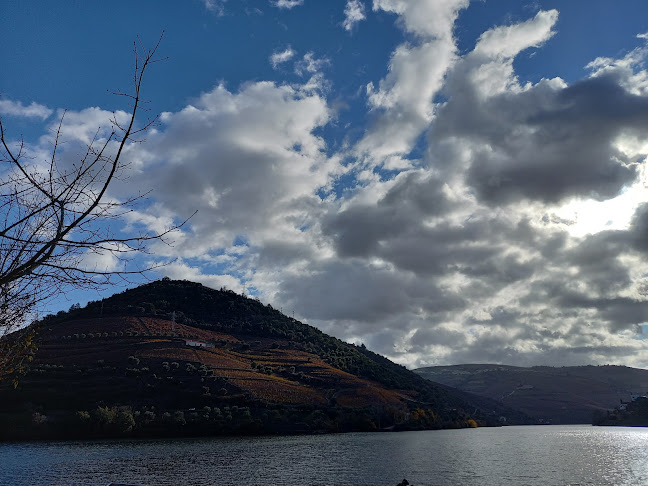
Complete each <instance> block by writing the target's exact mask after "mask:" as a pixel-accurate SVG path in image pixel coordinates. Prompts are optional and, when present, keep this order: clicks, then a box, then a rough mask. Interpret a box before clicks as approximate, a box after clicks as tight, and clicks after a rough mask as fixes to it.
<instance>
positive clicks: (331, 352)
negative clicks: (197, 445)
mask: <svg viewBox="0 0 648 486" xmlns="http://www.w3.org/2000/svg"><path fill="white" fill-rule="evenodd" d="M29 331H30V332H34V333H35V336H36V337H35V340H34V341H35V343H36V350H35V351H34V356H33V361H32V362H31V363H30V365H29V367H28V369H27V370H26V372H25V373H24V374H22V375H21V376H18V377H17V378H18V379H17V383H18V386H17V388H16V389H14V388H13V386H11V382H12V380H8V379H5V380H3V381H0V439H5V440H6V439H11V438H28V437H85V436H96V437H103V436H115V435H116V436H120V435H126V436H130V435H135V436H154V435H176V434H178V435H197V434H240V433H312V432H335V431H352V430H380V429H386V430H415V429H427V428H446V427H466V426H471V425H472V426H474V425H475V424H479V425H497V424H498V423H499V422H498V421H499V417H500V416H502V415H506V416H507V417H509V420H511V421H512V422H513V423H528V422H529V421H530V419H529V418H528V417H527V416H525V415H524V414H520V413H517V412H514V411H513V410H509V409H505V408H504V407H502V406H501V405H499V404H498V403H497V402H495V401H493V400H489V399H482V398H478V397H475V396H472V395H470V394H466V393H464V392H460V391H456V390H452V389H450V388H449V387H447V386H444V385H440V384H434V383H431V382H429V381H426V380H424V379H423V378H421V377H419V376H418V375H417V374H415V373H413V372H411V371H408V370H407V369H405V368H404V367H402V366H399V365H396V364H394V363H392V362H390V361H389V360H387V359H386V358H384V357H382V356H379V355H377V354H375V353H372V352H371V351H369V350H367V349H366V348H365V347H364V346H360V347H356V346H353V345H350V344H347V343H344V342H342V341H340V340H338V339H335V338H333V337H331V336H328V335H326V334H324V333H322V332H321V331H319V330H317V329H315V328H313V327H311V326H308V325H306V324H303V323H301V322H299V321H296V320H294V319H292V318H290V317H287V316H285V315H283V314H282V313H280V312H278V311H277V310H275V309H273V308H272V307H271V306H269V305H263V304H262V303H261V302H259V301H258V300H255V299H250V298H248V297H245V296H241V295H238V294H236V293H234V292H231V291H228V290H220V291H216V290H212V289H209V288H207V287H204V286H202V285H200V284H196V283H192V282H187V281H171V280H168V279H164V280H161V281H157V282H153V283H150V284H147V285H144V286H141V287H138V288H135V289H132V290H128V291H126V292H123V293H121V294H117V295H114V296H112V297H110V298H108V299H105V300H103V301H100V302H92V303H90V304H88V305H87V306H86V307H85V308H82V309H71V310H70V311H69V312H60V313H59V314H58V315H56V316H48V317H47V318H45V319H43V320H42V321H40V322H38V323H35V324H33V325H32V326H31V328H30V329H29Z"/></svg>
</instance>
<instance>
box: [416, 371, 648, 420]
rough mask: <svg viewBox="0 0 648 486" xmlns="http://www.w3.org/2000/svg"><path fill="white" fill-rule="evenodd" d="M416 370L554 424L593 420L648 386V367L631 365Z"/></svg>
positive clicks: (429, 377) (423, 374) (643, 390)
mask: <svg viewBox="0 0 648 486" xmlns="http://www.w3.org/2000/svg"><path fill="white" fill-rule="evenodd" d="M414 371H415V372H416V373H418V374H419V375H421V376H423V377H425V378H427V379H430V380H432V381H435V382H439V383H444V384H446V385H449V386H452V387H456V388H458V389H460V390H464V391H467V392H471V393H475V394H478V395H483V396H485V397H489V398H492V399H494V400H497V401H499V402H501V403H502V404H503V405H507V406H510V407H513V408H516V409H519V410H522V411H524V412H526V413H528V414H530V415H533V416H535V417H538V418H541V419H543V420H545V421H547V422H551V423H554V424H567V423H591V422H592V417H593V416H594V414H599V413H601V412H603V413H605V411H606V410H608V409H613V408H615V407H617V406H618V405H619V403H620V400H625V401H627V400H629V399H630V395H631V394H632V393H645V392H646V391H647V390H648V370H643V369H636V368H628V367H625V366H569V367H561V368H553V367H548V366H535V367H532V368H521V367H515V366H502V365H478V364H475V365H457V366H433V367H429V368H419V369H417V370H414Z"/></svg>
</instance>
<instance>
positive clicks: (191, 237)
mask: <svg viewBox="0 0 648 486" xmlns="http://www.w3.org/2000/svg"><path fill="white" fill-rule="evenodd" d="M162 32H164V37H163V39H162V42H161V45H160V48H159V51H158V52H159V55H160V56H161V57H164V58H166V59H165V60H164V61H163V62H161V63H157V64H155V65H153V66H152V67H151V69H150V71H149V72H148V73H147V77H146V79H145V82H144V87H143V91H144V97H145V98H146V99H147V100H148V104H147V109H148V110H149V111H148V112H147V113H144V115H143V116H142V117H140V118H139V119H138V123H140V126H141V125H143V124H144V123H145V122H146V119H147V116H154V115H157V114H159V116H160V118H159V123H158V124H157V125H156V126H155V127H154V128H153V129H151V130H149V132H148V133H147V134H146V137H145V141H144V142H143V143H138V144H133V145H131V146H129V147H128V150H127V151H126V153H125V157H126V159H127V162H128V168H127V169H126V170H125V171H124V173H123V174H122V177H121V178H120V181H119V182H118V183H117V184H113V185H112V186H111V192H110V194H109V197H111V198H113V199H116V200H122V201H123V200H126V199H127V198H129V197H130V196H132V195H134V194H138V193H146V192H148V191H150V193H149V195H148V196H147V199H146V200H145V201H143V202H140V203H139V204H138V205H137V206H136V207H135V208H134V209H135V210H134V211H133V212H132V213H129V214H128V215H127V216H126V217H125V218H123V219H122V220H120V221H115V222H113V223H112V224H113V226H112V229H113V230H114V231H116V232H118V233H119V234H124V235H128V234H133V233H134V232H137V231H139V230H142V229H144V230H149V231H163V230H164V229H165V228H167V227H169V226H170V225H173V224H174V223H175V224H177V223H179V222H181V221H183V220H184V219H186V218H187V217H189V216H190V215H191V214H192V213H194V211H198V213H197V214H196V215H195V216H194V217H193V218H192V219H191V220H190V221H189V222H188V223H187V224H186V225H184V226H183V227H182V228H181V230H179V231H177V232H176V233H175V234H174V235H173V241H174V243H173V244H172V245H171V246H168V245H164V244H162V243H154V244H153V245H152V246H151V248H150V253H149V254H148V255H142V256H140V257H138V263H140V264H144V265H153V264H156V263H167V265H166V266H164V267H163V268H162V269H161V270H160V271H159V272H157V273H155V272H153V273H152V274H151V275H149V278H153V279H155V278H160V277H162V276H169V277H171V278H174V279H188V280H192V281H197V282H201V283H203V284H205V285H207V286H209V287H213V288H216V289H218V288H221V287H227V288H229V289H232V290H234V291H236V292H239V293H243V292H245V293H246V295H250V296H253V297H257V298H259V299H260V300H261V301H263V302H265V303H270V304H271V305H272V306H273V307H275V308H277V309H280V310H282V311H283V312H284V313H285V314H287V315H291V316H292V315H294V317H295V318H297V319H300V320H302V321H303V322H307V323H309V324H311V325H313V326H316V327H318V328H319V329H321V330H323V331H324V332H327V333H329V334H332V335H334V336H336V337H338V338H340V339H343V340H345V341H348V342H353V343H364V344H365V345H366V346H367V347H369V348H370V349H372V350H374V351H376V352H378V353H381V354H383V355H385V356H387V357H389V358H390V359H392V360H394V361H396V362H398V363H401V364H403V365H406V366H408V367H420V366H432V365H446V364H460V363H502V364H508V365H520V366H533V365H585V364H595V365H596V364H622V365H628V366H636V367H645V368H648V340H646V339H645V335H644V333H643V329H644V326H647V325H648V180H647V178H646V172H645V170H646V169H645V162H646V156H647V155H648V130H647V129H648V71H647V70H646V65H645V62H646V59H647V56H648V3H646V2H645V1H644V0H624V1H622V2H609V1H606V0H587V1H585V0H573V1H565V0H554V1H550V0H546V1H545V0H537V1H528V2H527V1H525V0H522V1H520V0H501V1H500V0H498V1H495V0H486V1H479V0H473V1H469V0H326V1H324V0H228V1H225V0H186V1H183V2H173V1H161V0H155V1H153V0H149V1H145V0H142V1H138V2H126V1H122V0H115V1H112V2H110V4H106V3H102V2H85V1H73V0H69V1H66V2H47V1H44V0H42V1H29V2H27V1H19V0H17V1H14V2H5V3H4V4H3V7H2V15H1V16H0V56H1V57H2V59H3V63H2V69H1V70H0V95H1V96H0V116H1V117H2V120H3V124H4V125H5V127H6V130H7V134H8V137H10V138H11V139H12V140H19V139H20V137H23V138H24V140H25V143H26V147H27V149H28V151H29V154H30V156H32V157H33V160H35V161H38V160H41V159H44V158H46V157H47V155H48V153H49V151H50V150H51V133H52V129H53V128H55V127H56V126H57V124H58V122H59V121H60V117H61V114H62V110H63V109H65V110H67V113H66V116H65V123H64V130H63V135H64V138H65V141H66V144H65V145H64V146H63V148H62V150H61V153H60V157H62V158H64V159H66V160H69V161H73V160H74V157H78V154H79V153H80V150H79V147H80V145H81V144H83V143H85V142H87V141H88V140H89V137H91V136H92V135H94V134H95V133H96V132H97V130H99V132H98V134H99V138H101V137H102V136H105V132H106V129H107V128H108V127H109V123H108V120H109V119H110V116H111V114H112V113H113V112H118V113H119V111H120V110H127V109H128V106H127V105H126V104H125V103H124V99H123V98H122V97H119V96H115V95H113V94H112V93H111V92H112V91H116V90H119V89H122V90H128V88H129V83H130V81H131V78H132V74H133V52H132V46H133V41H135V40H137V39H138V38H139V39H140V40H141V43H142V44H143V45H144V46H148V47H152V46H154V45H155V43H156V42H157V40H158V38H159V37H160V35H161V34H162ZM89 258H90V257H89ZM93 258H94V259H95V262H99V263H100V264H101V265H104V266H105V268H107V269H115V268H117V267H116V265H117V263H116V262H115V260H114V259H112V258H111V257H110V256H109V255H103V256H96V255H95V256H94V257H93ZM114 290H115V289H114V288H113V289H110V288H108V289H104V290H103V291H102V292H101V293H99V294H97V292H89V293H79V292H75V293H71V294H69V295H66V296H61V298H60V300H59V301H58V302H57V303H56V305H58V306H59V307H60V308H67V307H69V306H70V304H71V303H72V302H73V301H75V300H79V301H81V302H86V301H88V300H97V299H98V298H101V297H103V296H107V295H110V294H111V293H112V292H114Z"/></svg>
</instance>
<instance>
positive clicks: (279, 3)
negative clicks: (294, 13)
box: [270, 0, 304, 9]
mask: <svg viewBox="0 0 648 486" xmlns="http://www.w3.org/2000/svg"><path fill="white" fill-rule="evenodd" d="M270 3H272V4H273V5H274V6H275V7H277V8H287V9H291V8H293V7H298V6H300V5H303V4H304V0H276V1H271V2H270Z"/></svg>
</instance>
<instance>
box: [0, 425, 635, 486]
mask: <svg viewBox="0 0 648 486" xmlns="http://www.w3.org/2000/svg"><path fill="white" fill-rule="evenodd" d="M647 459H648V430H646V429H639V428H635V429H632V428H621V427H619V428H600V427H589V426H549V427H506V428H498V429H470V430H468V429H466V430H445V431H434V432H407V433H394V434H389V433H387V434H342V435H326V436H299V437H256V438H215V439H185V440H152V441H133V440H128V441H100V442H68V443H62V442H49V443H25V444H4V445H0V461H1V462H0V484H1V485H12V486H14V485H15V486H22V485H34V484H38V485H75V486H76V485H80V484H83V485H101V486H105V485H106V484H108V483H109V482H110V481H115V482H119V481H121V482H125V481H132V482H135V483H137V484H148V485H151V486H152V485H160V486H165V485H169V486H171V485H173V486H175V485H180V484H181V485H195V486H203V485H214V484H219V485H227V484H232V485H234V484H237V485H238V484H250V485H279V486H280V485H354V486H358V485H371V486H378V485H385V486H394V485H396V484H397V483H398V482H400V481H401V480H402V479H403V478H407V479H408V480H409V481H410V483H413V484H415V485H417V486H426V485H456V484H462V485H467V486H473V485H474V486H477V485H479V486H489V485H493V486H500V485H520V484H525V485H548V484H556V485H559V484H560V485H586V484H592V485H637V484H648V461H647Z"/></svg>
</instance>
